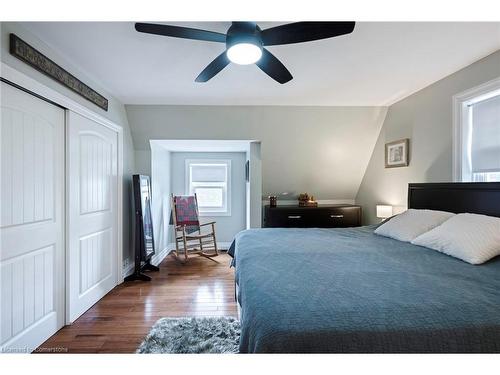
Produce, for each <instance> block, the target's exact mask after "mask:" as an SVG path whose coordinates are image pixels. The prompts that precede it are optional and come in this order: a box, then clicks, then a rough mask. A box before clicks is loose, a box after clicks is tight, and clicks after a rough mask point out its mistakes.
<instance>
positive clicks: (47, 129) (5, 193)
mask: <svg viewBox="0 0 500 375" xmlns="http://www.w3.org/2000/svg"><path fill="white" fill-rule="evenodd" d="M0 96H1V102H0V104H1V106H0V112H1V120H0V121H1V127H0V139H1V144H0V147H1V153H0V154H1V173H0V176H1V184H0V186H1V193H0V195H1V207H0V212H1V215H0V276H1V287H0V293H1V294H0V304H1V312H0V319H1V327H0V336H1V340H0V347H1V348H2V351H3V352H30V351H32V350H34V349H35V348H36V347H37V346H38V345H40V344H41V343H42V342H44V341H45V340H46V339H47V338H48V337H50V336H51V335H52V334H54V333H55V332H56V331H57V330H58V329H59V328H61V327H62V326H63V324H64V274H65V272H64V271H65V268H64V237H63V236H64V211H63V203H64V110H63V109H61V108H59V107H57V106H55V105H52V104H50V103H48V102H46V101H44V100H41V99H38V98H36V97H35V96H33V95H31V94H28V93H26V92H24V91H21V90H19V89H17V88H15V87H13V86H10V85H9V84H6V83H4V82H2V83H1V95H0Z"/></svg>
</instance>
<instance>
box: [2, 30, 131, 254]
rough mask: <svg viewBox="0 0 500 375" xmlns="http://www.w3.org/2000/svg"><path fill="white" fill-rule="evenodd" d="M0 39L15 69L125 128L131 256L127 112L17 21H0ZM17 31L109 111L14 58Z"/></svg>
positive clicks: (126, 238)
mask: <svg viewBox="0 0 500 375" xmlns="http://www.w3.org/2000/svg"><path fill="white" fill-rule="evenodd" d="M0 29H1V39H0V57H1V61H2V62H3V63H5V64H6V65H9V66H11V67H13V68H15V69H16V70H18V71H20V72H21V73H24V74H25V75H27V76H30V77H31V78H33V79H35V80H37V81H38V82H40V83H42V84H44V85H45V86H47V87H50V88H51V89H53V90H56V91H58V92H60V93H61V94H63V95H65V96H66V97H68V98H70V99H72V100H74V101H75V102H78V103H79V104H81V105H83V106H85V107H88V108H89V109H90V110H92V111H93V112H95V113H98V114H99V115H101V116H103V117H106V118H108V119H109V120H111V121H113V122H114V123H116V124H118V125H120V126H122V127H123V143H124V150H123V151H124V152H123V159H124V160H123V174H124V179H123V201H124V202H123V203H124V205H123V213H124V216H123V246H124V249H123V252H124V255H123V258H124V260H125V259H127V258H131V259H133V257H132V255H131V254H132V249H133V247H132V245H133V242H132V230H131V229H132V228H133V227H132V219H133V216H132V192H131V190H132V178H131V176H132V173H133V171H134V169H135V165H134V148H133V144H132V137H131V134H130V127H129V124H128V119H127V114H126V112H125V108H124V106H123V104H122V103H120V102H119V101H118V100H116V99H115V98H113V96H111V95H110V94H109V93H108V92H107V91H106V90H104V89H103V88H102V87H101V86H100V85H98V84H97V83H96V82H94V81H93V80H92V79H91V78H90V77H88V76H87V74H86V73H84V72H82V71H81V70H80V69H79V68H78V67H77V65H76V64H73V63H72V62H70V61H68V60H67V59H66V58H65V57H64V56H61V55H60V54H58V53H57V52H56V51H54V50H53V49H52V48H50V46H48V45H46V44H45V43H44V42H42V41H41V40H40V39H38V37H37V36H36V35H33V34H32V33H31V32H29V31H27V30H26V29H25V28H23V27H22V26H21V25H19V24H18V23H15V22H1V25H0ZM10 33H15V34H16V35H18V36H19V37H20V38H21V39H23V40H25V41H26V42H27V43H29V44H31V45H32V46H33V47H35V48H36V49H37V50H39V51H40V52H42V53H43V54H45V55H46V56H48V57H50V58H51V59H52V60H54V61H55V62H57V63H58V64H59V65H60V66H62V67H63V68H64V69H66V70H68V71H69V72H71V73H72V74H73V75H75V76H76V77H78V78H79V79H80V80H82V81H83V82H85V83H86V84H87V85H89V86H90V87H92V88H93V89H94V90H96V91H98V92H99V93H100V94H102V95H104V96H105V97H106V98H107V99H108V101H109V110H108V111H107V112H106V111H104V110H102V109H100V108H99V107H97V106H95V105H93V104H92V103H90V102H89V101H87V100H86V99H84V98H82V97H81V96H79V95H78V94H76V93H74V92H73V91H71V90H69V89H67V88H65V87H64V86H62V85H61V84H59V83H57V82H56V81H54V80H52V79H51V78H49V77H47V76H45V75H44V74H42V73H40V72H38V71H37V70H35V69H33V68H31V67H30V66H28V65H27V64H25V63H23V62H22V61H20V60H18V59H17V58H15V57H13V56H12V55H10V53H9V34H10Z"/></svg>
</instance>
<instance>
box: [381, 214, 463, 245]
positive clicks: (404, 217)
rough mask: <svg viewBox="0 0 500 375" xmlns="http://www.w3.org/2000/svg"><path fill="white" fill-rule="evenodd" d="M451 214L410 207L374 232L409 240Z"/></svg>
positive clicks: (441, 222) (400, 239)
mask: <svg viewBox="0 0 500 375" xmlns="http://www.w3.org/2000/svg"><path fill="white" fill-rule="evenodd" d="M452 216H455V214H453V213H451V212H444V211H434V210H415V209H412V208H410V209H409V210H407V211H405V212H403V213H402V214H399V215H397V216H394V217H393V218H392V219H391V220H389V221H388V222H387V223H385V224H382V225H381V226H379V227H378V228H377V229H375V233H376V234H378V235H381V236H385V237H391V238H394V239H396V240H399V241H405V242H410V241H411V240H413V239H415V238H417V237H418V236H420V235H421V234H422V233H425V232H428V231H430V230H431V229H433V228H435V227H437V226H438V225H441V224H443V223H444V222H445V221H446V220H448V219H449V218H450V217H452Z"/></svg>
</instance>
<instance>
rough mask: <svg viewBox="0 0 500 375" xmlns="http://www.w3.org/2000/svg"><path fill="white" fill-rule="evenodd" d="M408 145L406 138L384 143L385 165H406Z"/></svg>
mask: <svg viewBox="0 0 500 375" xmlns="http://www.w3.org/2000/svg"><path fill="white" fill-rule="evenodd" d="M409 145H410V140H409V139H408V138H405V139H400V140H398V141H394V142H389V143H386V144H385V167H386V168H396V167H406V166H408V164H409Z"/></svg>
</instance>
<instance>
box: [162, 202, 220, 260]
mask: <svg viewBox="0 0 500 375" xmlns="http://www.w3.org/2000/svg"><path fill="white" fill-rule="evenodd" d="M172 219H173V224H174V233H175V256H176V258H177V259H179V260H180V261H181V262H183V263H185V262H187V261H188V257H189V254H198V255H200V256H203V257H205V258H209V259H210V258H213V257H216V256H217V255H219V251H218V249H217V241H216V239H215V221H212V222H209V223H204V224H200V221H199V217H198V200H197V198H196V194H195V195H194V196H187V195H186V196H174V195H173V194H172ZM206 226H210V228H211V231H208V232H206V233H202V231H201V229H202V227H206ZM181 251H182V252H183V259H181V258H180V255H179V253H180V252H181Z"/></svg>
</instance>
